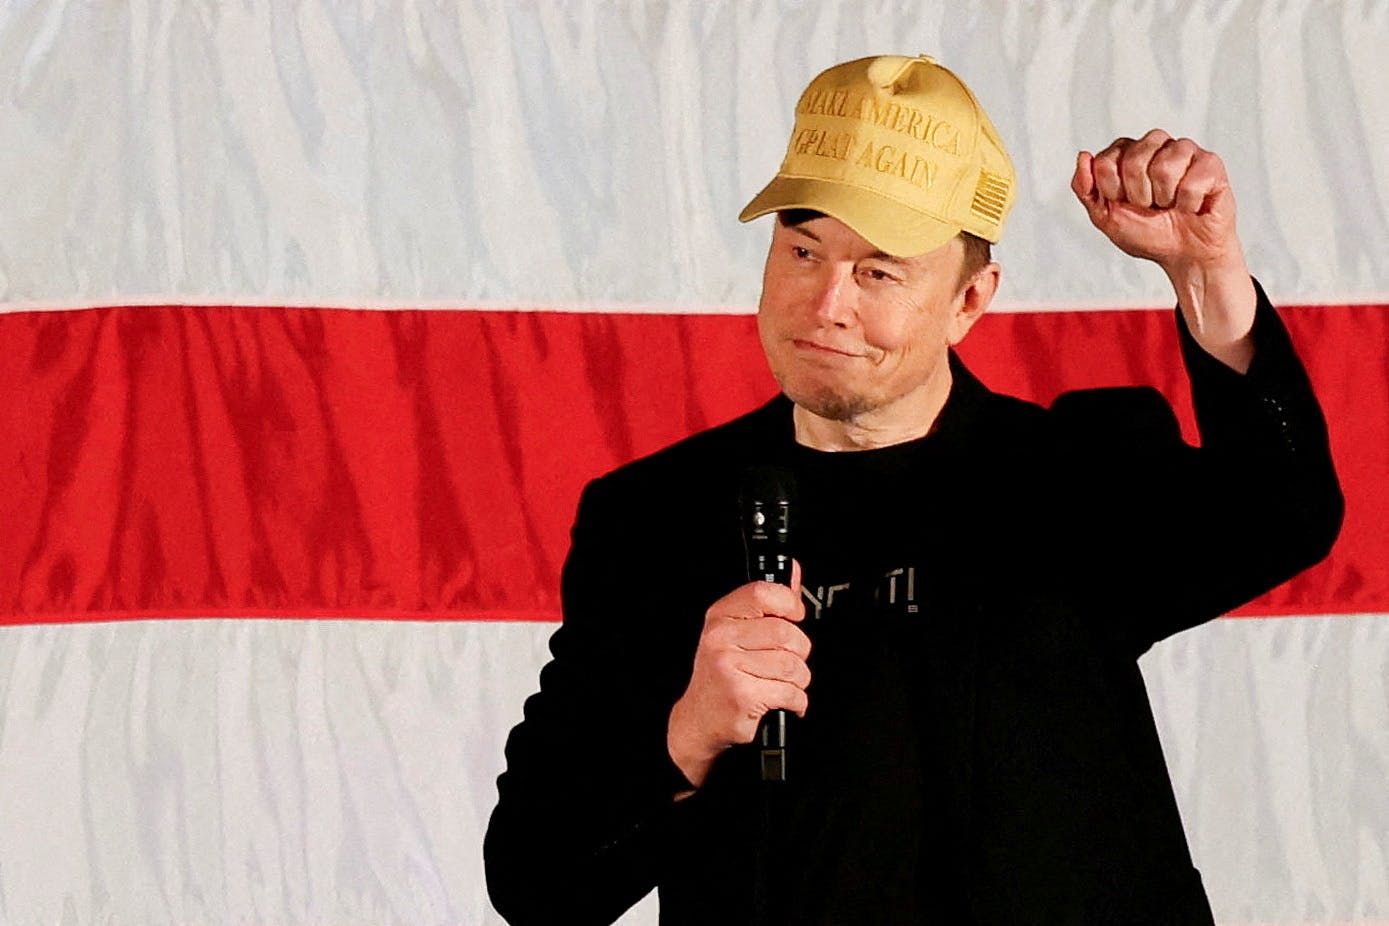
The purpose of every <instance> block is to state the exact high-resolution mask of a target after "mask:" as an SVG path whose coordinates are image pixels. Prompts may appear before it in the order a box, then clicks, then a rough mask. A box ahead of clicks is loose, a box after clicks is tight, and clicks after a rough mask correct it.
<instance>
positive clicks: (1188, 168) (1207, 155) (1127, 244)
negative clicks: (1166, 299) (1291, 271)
mask: <svg viewBox="0 0 1389 926" xmlns="http://www.w3.org/2000/svg"><path fill="white" fill-rule="evenodd" d="M1071 189H1072V190H1073V191H1074V192H1075V194H1076V198H1077V199H1079V200H1080V202H1081V205H1083V206H1084V207H1085V211H1086V213H1087V214H1088V215H1089V216H1090V221H1091V222H1092V223H1094V225H1095V227H1096V228H1098V229H1099V230H1100V231H1102V232H1104V234H1105V236H1106V237H1107V238H1109V240H1110V241H1112V242H1114V244H1115V245H1116V246H1117V247H1118V248H1119V249H1120V250H1122V251H1123V252H1124V253H1125V254H1129V255H1132V256H1134V257H1142V258H1145V259H1147V260H1151V261H1154V262H1156V263H1157V264H1158V266H1160V267H1162V269H1163V270H1164V271H1165V272H1166V273H1167V277H1168V279H1169V280H1171V281H1172V287H1173V289H1174V290H1175V291H1176V294H1177V304H1178V305H1180V306H1181V309H1182V313H1183V315H1184V316H1185V317H1186V322H1187V327H1188V328H1189V329H1190V330H1191V333H1192V335H1193V336H1194V337H1195V338H1196V340H1197V342H1198V343H1199V344H1200V345H1201V346H1202V347H1203V348H1204V349H1205V350H1206V351H1207V352H1208V353H1210V354H1212V355H1213V356H1215V357H1216V358H1217V359H1219V360H1221V361H1222V362H1224V363H1225V364H1227V365H1229V366H1231V367H1233V368H1234V369H1236V370H1239V371H1241V372H1243V371H1244V370H1246V369H1248V367H1249V363H1250V361H1251V360H1252V359H1253V345H1252V339H1251V338H1250V337H1249V331H1250V329H1251V328H1252V327H1253V324H1254V311H1255V308H1256V305H1257V301H1256V297H1255V294H1254V284H1253V282H1252V281H1251V280H1250V277H1249V270H1248V268H1247V267H1246V265H1245V263H1244V249H1243V248H1242V247H1241V246H1240V242H1239V236H1238V234H1236V232H1235V196H1234V193H1233V192H1231V190H1230V179H1229V176H1228V175H1227V174H1226V172H1225V164H1224V163H1223V162H1222V161H1221V160H1220V158H1219V157H1218V156H1217V155H1216V154H1215V153H1214V152H1211V151H1207V150H1206V149H1204V148H1202V147H1201V146H1200V145H1198V144H1196V143H1195V142H1194V141H1192V140H1191V139H1189V138H1173V137H1172V136H1171V135H1169V134H1167V133H1166V132H1164V131H1162V130H1161V129H1153V130H1152V131H1151V132H1148V133H1147V134H1146V135H1144V136H1143V137H1142V138H1139V139H1132V138H1118V139H1115V140H1114V141H1113V142H1111V143H1110V145H1109V147H1107V148H1105V149H1104V150H1103V151H1101V152H1100V153H1099V154H1095V155H1092V154H1091V153H1090V152H1088V151H1082V152H1080V154H1079V155H1078V156H1077V158H1076V169H1075V174H1074V175H1073V176H1072V177H1071Z"/></svg>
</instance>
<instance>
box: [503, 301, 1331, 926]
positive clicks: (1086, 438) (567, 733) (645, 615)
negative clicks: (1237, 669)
mask: <svg viewBox="0 0 1389 926" xmlns="http://www.w3.org/2000/svg"><path fill="white" fill-rule="evenodd" d="M1260 302H1261V305H1260V310H1259V315H1258V320H1257V322H1256V326H1255V337H1256V359H1255V362H1254V366H1253V367H1252V368H1251V369H1250V371H1249V372H1248V374H1246V375H1243V376H1241V375H1239V374H1236V373H1234V372H1233V371H1230V370H1229V369H1227V368H1225V367H1224V366H1222V365H1221V364H1219V363H1218V362H1217V361H1215V360H1213V359H1212V358H1210V357H1209V356H1207V355H1206V354H1204V352H1202V351H1201V350H1200V348H1199V347H1197V346H1196V345H1195V343H1194V342H1193V341H1192V340H1191V339H1190V337H1189V336H1188V335H1186V333H1185V331H1183V345H1184V358H1185V360H1186V364H1187V367H1188V371H1189V373H1190V375H1191V378H1192V389H1193V398H1194V401H1195V404H1196V412H1197V419H1198V423H1199V426H1200V430H1201V440H1202V447H1201V448H1200V449H1199V450H1198V449H1195V448H1192V447H1190V446H1188V445H1186V444H1185V443H1184V442H1183V441H1182V440H1181V438H1180V434H1179V432H1178V428H1177V424H1176V420H1175V417H1174V416H1173V414H1172V411H1171V409H1170V408H1169V407H1168V406H1167V404H1166V402H1165V401H1164V400H1163V399H1162V398H1161V396H1160V395H1159V394H1158V393H1156V392H1155V391H1154V390H1151V389H1111V390H1091V391H1086V392H1078V393H1071V394H1068V395H1066V396H1063V397H1061V398H1060V399H1059V400H1057V402H1055V403H1054V404H1053V406H1052V407H1051V408H1050V409H1043V408H1040V407H1038V406H1035V405H1032V404H1030V403H1026V402H1022V401H1020V400H1017V399H1013V398H1009V397H1006V396H999V395H996V394H994V393H992V392H990V391H989V390H988V389H986V388H985V387H984V386H983V385H981V384H980V383H979V382H978V381H977V380H976V379H975V378H974V377H973V376H971V375H970V374H969V372H968V371H967V370H966V369H965V368H964V367H963V365H962V364H960V363H959V361H958V360H957V359H956V358H954V357H952V366H953V371H954V386H953V388H952V392H951V396H950V399H949V401H948V403H947V405H946V408H945V409H944V410H943V412H942V415H941V418H940V421H939V423H938V427H937V428H936V431H935V432H934V434H933V436H932V437H929V438H927V440H930V441H935V442H936V444H935V448H936V450H935V452H936V453H937V454H938V465H939V466H941V467H943V468H944V471H945V472H947V473H948V474H949V478H948V480H946V481H944V482H941V481H939V480H937V481H935V482H933V483H932V484H931V485H927V486H924V487H923V491H922V492H921V493H920V495H919V496H917V497H916V498H915V499H913V500H910V501H909V502H908V503H906V504H905V506H904V507H902V508H901V510H899V511H897V512H896V516H898V517H900V518H901V519H902V520H903V521H904V522H906V523H921V524H930V525H937V526H945V527H944V528H943V529H942V528H941V527H937V528H936V529H933V530H930V531H923V532H922V534H923V535H924V536H923V538H922V541H921V543H922V544H923V551H922V555H924V556H926V557H928V558H929V559H930V561H931V562H932V563H934V564H936V567H937V568H934V569H932V570H931V577H930V579H929V584H928V587H927V588H926V589H925V597H926V600H927V601H928V602H929V605H930V611H931V623H930V639H929V645H923V646H921V647H920V650H919V653H918V654H917V655H916V656H914V657H913V658H914V659H916V663H915V664H916V665H917V666H918V667H919V673H918V674H919V677H920V678H922V679H928V680H929V691H930V697H929V699H928V700H927V701H924V702H923V704H922V706H921V710H920V711H919V712H918V717H917V718H916V721H915V722H916V723H917V724H918V727H919V728H918V729H916V730H913V731H908V732H906V733H904V735H913V734H914V735H918V736H921V737H927V738H929V740H930V742H931V743H932V748H933V750H934V754H937V755H940V756H944V757H946V758H945V760H944V761H942V762H940V763H939V767H938V768H935V770H934V772H933V774H932V776H931V778H930V783H929V786H927V790H928V793H927V794H925V795H924V796H923V800H925V801H926V802H927V803H928V806H929V808H930V819H931V820H932V827H933V828H932V831H931V834H930V836H929V838H928V839H927V841H926V842H927V844H926V845H925V846H924V847H923V848H922V856H921V860H920V869H921V876H920V879H919V883H920V884H921V885H926V886H925V887H922V889H921V890H920V891H918V892H916V894H915V895H913V896H910V897H908V896H905V894H904V892H903V891H902V890H901V889H900V885H899V886H898V887H896V888H888V887H884V888H883V890H878V889H877V887H878V884H879V881H878V879H880V878H882V877H884V876H883V869H882V867H881V866H880V865H879V864H877V863H876V862H875V860H874V859H872V858H871V856H866V857H864V858H852V859H848V860H846V859H838V860H836V861H838V862H840V863H842V865H847V866H849V867H848V872H847V874H846V873H845V872H844V871H841V872H840V873H839V874H838V875H837V877H838V878H839V879H840V882H841V883H839V884H838V886H837V887H836V888H835V889H834V891H833V892H831V893H828V894H825V895H823V896H821V895H818V894H817V893H816V891H817V890H818V888H819V886H820V885H819V882H818V881H817V879H816V878H814V877H809V878H806V879H804V880H803V881H801V882H798V883H797V884H796V885H795V891H794V893H795V896H792V897H772V898H771V899H770V900H768V898H766V897H762V898H759V897H757V896H755V895H757V894H758V893H759V892H763V893H765V892H766V891H767V890H768V887H767V885H766V884H765V883H764V884H759V883H758V882H759V881H765V872H764V873H763V874H762V875H759V874H757V871H756V870H757V869H758V866H759V864H761V863H759V860H758V851H757V845H756V844H757V843H758V842H759V840H761V839H762V838H763V837H764V835H765V834H764V833H763V831H762V830H761V829H760V827H761V823H760V820H761V817H762V814H764V813H767V812H772V813H774V812H775V810H774V809H773V810H772V811H768V810H767V809H766V807H765V806H764V803H763V796H764V795H763V792H762V791H761V790H760V788H759V787H758V783H757V782H756V781H755V772H753V771H752V770H751V767H750V766H748V767H746V768H744V763H746V762H747V759H748V757H747V756H746V755H742V753H744V752H745V751H744V750H740V749H733V750H729V751H728V753H726V754H725V756H724V757H723V758H722V759H721V760H720V761H719V763H717V764H716V766H715V769H714V771H713V772H712V773H711V775H710V778H709V780H708V781H706V783H705V786H704V787H703V788H701V789H700V791H699V792H698V793H697V794H695V795H694V796H693V797H690V798H689V799H687V800H684V801H680V802H678V803H677V802H675V801H674V799H673V798H674V795H675V794H676V793H677V792H680V791H682V790H686V789H688V787H689V786H688V783H687V782H686V781H685V780H684V778H683V776H682V775H681V774H680V772H679V770H678V769H677V768H676V767H675V766H674V764H673V763H672V762H671V760H670V758H669V756H668V754H667V752H666V748H665V732H666V721H667V718H668V714H669V711H670V708H671V706H672V705H673V703H674V702H675V700H676V699H677V698H678V697H679V696H680V694H681V693H682V692H683V690H684V687H685V685H686V684H687V683H688V680H689V672H690V666H691V661H692V657H693V653H694V649H695V646H696V644H697V640H698V636H699V633H700V629H701V627H702V624H703V615H704V611H705V609H706V608H707V607H708V605H709V604H710V603H712V602H713V601H714V600H715V599H717V598H719V597H721V596H722V595H724V594H726V593H727V592H728V591H730V590H731V589H732V588H734V587H736V586H737V585H740V584H742V583H743V582H744V581H745V580H746V579H745V576H746V573H745V568H746V567H745V562H744V553H743V547H742V540H741V536H740V532H739V526H738V521H737V518H736V515H735V512H734V506H733V500H734V499H736V497H737V491H738V483H739V479H740V477H741V474H742V472H743V470H744V469H745V467H747V466H748V465H752V464H760V463H768V462H784V461H785V460H786V458H787V455H788V454H789V453H792V452H793V451H794V446H793V435H792V430H791V406H790V403H789V402H788V401H787V400H785V399H784V398H778V399H776V400H773V401H772V402H771V403H769V404H768V405H766V406H764V407H763V408H761V409H759V410H757V411H755V412H753V413H751V414H749V415H746V416H744V417H743V418H740V419H738V420H736V421H733V422H731V423H729V424H727V425H724V426H721V427H718V428H715V429H713V430H711V431H707V432H704V433H702V434H699V435H696V436H694V437H692V438H690V439H688V440H686V441H683V442H681V443H680V444H677V445H675V446H674V447H671V448H668V449H666V450H664V451H661V452H660V453H657V454H655V455H653V456H651V457H648V458H646V459H643V460H640V461H637V462H635V463H633V464H630V465H628V466H625V467H623V468H621V469H619V470H617V471H616V472H614V473H611V474H609V475H607V476H605V477H603V478H601V479H599V480H596V481H595V482H593V483H592V484H591V485H590V486H589V487H588V488H587V490H586V491H585V493H584V495H583V498H582V500H581V502H580V507H579V513H578V516H577V519H576V522H575V526H574V532H573V546H572V549H571V552H570V555H569V559H568V560H567V562H566V566H565V570H564V578H563V597H564V612H565V613H564V623H563V624H562V626H561V628H560V629H559V630H558V631H557V632H556V633H555V635H554V637H553V639H552V641H551V649H552V652H553V656H554V658H553V660H552V661H551V662H550V663H549V664H548V665H547V666H546V667H545V669H544V670H543V671H542V673H541V677H540V691H539V693H537V694H536V695H534V696H532V697H531V698H530V699H528V701H527V702H526V707H525V719H524V720H523V722H522V723H520V724H519V725H518V726H517V727H516V728H515V729H514V730H513V731H512V733H511V736H510V738H509V740H508V743H507V750H506V757H507V770H506V771H505V772H504V773H503V774H502V776H501V777H500V778H499V780H498V792H499V798H500V799H499V803H498V805H497V808H496V810H495V812H494V814H493V816H492V820H491V824H490V826H489V830H488V834H487V841H486V845H485V852H484V855H485V861H486V865H487V876H488V885H489V890H490V892H491V897H492V900H493V903H494V905H495V906H496V907H497V909H498V910H499V911H500V912H501V913H502V914H503V915H504V916H505V917H507V919H508V920H509V921H510V922H511V923H513V924H518V926H519V924H527V923H566V924H578V923H607V922H611V921H612V920H613V919H615V918H616V917H618V916H619V915H620V914H621V913H622V912H623V911H624V910H625V909H627V908H628V907H629V906H630V905H631V904H633V903H635V902H636V901H637V900H638V899H640V898H641V897H642V896H644V895H645V894H646V893H647V892H648V891H649V890H650V889H651V888H652V887H653V886H658V887H659V889H660V896H661V922H662V923H663V924H673V923H714V922H717V923H738V922H745V921H751V917H752V914H751V913H750V912H749V911H751V910H753V909H754V908H755V907H757V906H758V904H759V903H761V904H763V905H764V906H766V907H768V909H769V911H770V913H771V914H772V915H771V916H770V918H768V919H766V920H765V921H767V922H778V921H784V922H794V923H818V922H823V923H842V922H864V923H925V922H949V923H970V922H973V923H1121V922H1122V923H1130V924H1131V923H1210V922H1211V921H1212V918H1211V913H1210V909H1209V906H1208V904H1207V901H1206V898H1205V894H1204V890H1203V888H1202V885H1201V881H1200V877H1199V875H1198V874H1197V872H1196V871H1195V869H1194V868H1193V866H1192V864H1191V859H1190V854H1189V852H1188V849H1187V845H1186V841H1185V836H1184V833H1183V830H1182V827H1181V821H1180V818H1179V816H1178V812H1177V806H1176V802H1175V800H1174V798H1173V794H1172V788H1171V784H1170V781H1169V778H1168V775H1167V770H1166V766H1165V764H1164V761H1163V756H1162V751H1161V746H1160V743H1159V741H1158V737H1157V732H1156V728H1155V725H1154V722H1153V717H1152V711H1151V708H1150V707H1149V704H1148V700H1147V695H1146V691H1145V689H1144V685H1143V681H1142V677H1141V675H1140V673H1139V670H1138V667H1137V663H1136V660H1137V658H1138V657H1139V656H1140V655H1141V654H1142V653H1143V652H1144V651H1146V650H1147V649H1148V647H1149V646H1150V645H1151V644H1152V643H1153V642H1155V641H1157V640H1159V639H1162V638H1163V637H1166V636H1168V635H1170V634H1172V633H1174V632H1177V631H1179V630H1182V629H1184V628H1186V627H1190V626H1193V625H1195V624H1198V623H1201V622H1203V621H1206V620H1208V619H1210V618H1212V617H1215V616H1217V615H1219V614H1221V613H1224V612H1225V611H1227V610H1229V609H1231V608H1233V607H1235V606H1237V605H1238V604H1240V603H1242V602H1244V601H1247V600H1248V599H1250V598H1252V597H1254V596H1255V595H1257V594H1260V593H1261V592H1263V591H1265V590H1267V589H1268V588H1271V587H1272V586H1274V585H1276V584H1278V583H1279V582H1281V581H1284V580H1285V579H1287V578H1289V577H1290V576H1292V575H1294V574H1295V573H1297V572H1298V571H1300V570H1301V569H1303V568H1305V567H1306V566H1308V565H1310V564H1311V563H1314V562H1316V561H1317V560H1319V559H1321V558H1322V557H1323V556H1325V555H1326V552H1327V551H1328V550H1329V548H1330V546H1331V543H1332V542H1333V540H1334V538H1335V536H1336V534H1337V532H1338V530H1339V525H1340V519H1341V505H1342V503H1341V496H1340V492H1339V488H1338V486H1337V482H1336V477H1335V474H1334V471H1333V469H1332V465H1331V460H1330V455H1329V451H1328V447H1327V442H1326V431H1325V425H1324V422H1323V421H1322V418H1321V413H1320V410H1319V409H1318V407H1317V404H1316V401H1315V399H1314V397H1313V395H1312V392H1311V389H1310V386H1309V385H1308V382H1307V379H1306V376H1305V374H1304V373H1303V371H1302V368H1301V366H1300V364H1299V363H1298V362H1297V360H1296V357H1295V354H1294V353H1293V351H1292V348H1291V346H1290V344H1289V342H1288V338H1287V335H1286V332H1285V330H1284V328H1283V327H1282V325H1281V322H1279V321H1278V319H1277V316H1276V313H1274V312H1273V310H1272V309H1271V308H1270V307H1269V306H1268V304H1267V302H1266V300H1265V299H1264V297H1263V294H1262V291H1260ZM933 486H934V487H936V488H937V489H938V490H937V491H932V487H933ZM947 487H948V488H947ZM812 692H813V688H812ZM933 767H934V766H933ZM793 835H794V834H793ZM868 851H869V852H871V851H872V847H869V849H868ZM885 851H886V850H885ZM845 878H848V879H849V883H848V887H847V889H846V888H845V885H844V883H843V881H844V879H845ZM854 879H857V880H858V881H859V882H860V883H859V884H857V885H855V884H854V883H852V882H853V880H854ZM772 889H773V891H774V890H775V885H773V888H772ZM835 904H838V905H839V906H838V907H836V906H835Z"/></svg>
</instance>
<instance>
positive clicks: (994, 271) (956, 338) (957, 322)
mask: <svg viewBox="0 0 1389 926" xmlns="http://www.w3.org/2000/svg"><path fill="white" fill-rule="evenodd" d="M1002 270H1003V268H1002V267H1000V266H999V265H998V264H997V263H989V264H985V265H984V266H983V267H980V268H979V271H978V272H977V273H975V274H974V276H972V277H970V278H969V280H967V281H966V282H965V285H964V287H962V288H961V290H960V292H959V294H958V295H957V296H956V297H955V311H954V312H953V313H952V314H951V316H950V328H949V331H947V333H946V334H947V338H948V340H949V341H950V346H951V347H954V346H955V345H956V344H959V343H960V342H961V341H963V340H964V339H965V335H967V334H969V329H971V328H973V327H974V323H975V322H977V321H978V320H979V318H980V316H982V315H983V314H984V313H985V312H987V311H988V309H989V303H991V302H993V301H994V293H996V292H998V281H999V277H1000V275H1001V273H1002Z"/></svg>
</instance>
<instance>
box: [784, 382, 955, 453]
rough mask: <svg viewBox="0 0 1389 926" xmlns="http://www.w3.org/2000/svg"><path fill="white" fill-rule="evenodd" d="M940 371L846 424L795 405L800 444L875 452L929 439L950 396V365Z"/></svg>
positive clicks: (816, 448)
mask: <svg viewBox="0 0 1389 926" xmlns="http://www.w3.org/2000/svg"><path fill="white" fill-rule="evenodd" d="M938 370H939V372H938V374H937V375H935V376H932V377H931V380H930V382H927V383H924V384H923V385H922V386H921V387H920V388H918V389H916V390H914V391H912V392H911V393H908V394H907V395H905V396H902V397H901V398H899V399H896V400H895V401H893V402H891V403H889V404H888V405H884V406H882V407H880V408H875V409H873V410H872V411H869V412H865V413H864V414H862V415H857V416H855V417H853V418H851V419H848V420H846V421H836V420H834V419H831V418H822V417H820V416H819V415H817V414H815V413H814V412H812V411H809V410H807V409H805V408H802V407H801V406H799V405H797V406H795V407H794V409H793V410H792V413H791V419H792V421H793V422H794V423H795V426H796V443H798V444H801V445H802V446H805V447H810V448H811V449H813V450H825V451H844V450H875V449H877V448H879V447H891V446H892V445H893V444H902V443H906V442H907V441H910V440H916V439H917V438H918V437H925V436H926V435H927V434H929V433H930V432H931V429H932V428H933V427H935V424H936V419H937V418H939V417H940V413H941V409H943V408H944V407H945V401H946V399H948V398H949V397H950V384H951V382H952V377H951V374H950V366H949V364H946V363H942V364H941V365H940V367H938Z"/></svg>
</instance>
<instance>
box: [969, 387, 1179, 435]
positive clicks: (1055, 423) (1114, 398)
mask: <svg viewBox="0 0 1389 926" xmlns="http://www.w3.org/2000/svg"><path fill="white" fill-rule="evenodd" d="M970 379H972V377H970ZM967 395H970V398H969V400H968V401H967V407H968V412H967V413H966V415H964V416H961V417H963V418H965V419H966V422H965V424H964V427H965V428H966V429H967V430H972V431H975V432H976V436H981V437H983V438H984V439H985V440H986V441H988V440H990V439H992V440H995V441H1005V442H1008V443H1011V444H1016V443H1018V442H1022V443H1024V444H1026V443H1029V442H1032V441H1043V442H1046V443H1056V442H1059V443H1060V444H1061V445H1063V446H1073V445H1076V444H1088V443H1091V442H1101V443H1106V444H1111V445H1112V444H1127V443H1130V442H1140V443H1141V442H1146V441H1149V440H1152V439H1154V438H1168V437H1171V436H1172V435H1174V434H1178V433H1180V429H1179V427H1178V425H1177V419H1176V416H1175V414H1174V413H1173V411H1172V407H1171V405H1169V404H1168V402H1167V399H1166V398H1165V397H1164V396H1163V395H1162V393H1161V392H1159V391H1158V390H1157V389H1154V388H1153V387H1152V386H1111V387H1098V388H1090V389H1077V390H1073V391H1069V392H1064V393H1062V394H1060V395H1059V396H1057V397H1056V398H1055V399H1053V400H1052V401H1051V402H1050V403H1049V404H1046V405H1043V404H1041V403H1038V402H1035V401H1032V400H1029V399H1023V398H1020V397H1018V396H1014V395H1009V394H1006V393H1001V392H993V391H991V390H989V389H987V388H985V387H983V386H982V385H980V384H979V383H978V381H977V380H974V381H973V383H972V385H971V389H970V392H969V393H967Z"/></svg>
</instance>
